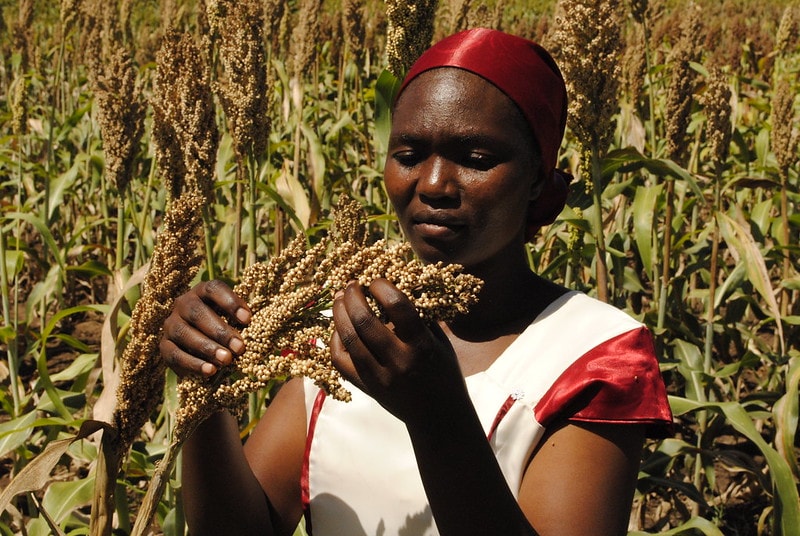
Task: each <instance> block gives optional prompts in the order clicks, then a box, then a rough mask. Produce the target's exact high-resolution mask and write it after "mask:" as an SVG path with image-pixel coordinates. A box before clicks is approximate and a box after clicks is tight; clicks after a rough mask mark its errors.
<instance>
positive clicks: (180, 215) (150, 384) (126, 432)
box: [90, 190, 206, 536]
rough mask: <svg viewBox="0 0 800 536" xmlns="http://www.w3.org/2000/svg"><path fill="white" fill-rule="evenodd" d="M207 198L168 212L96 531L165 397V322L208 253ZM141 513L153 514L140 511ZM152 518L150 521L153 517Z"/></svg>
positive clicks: (133, 326)
mask: <svg viewBox="0 0 800 536" xmlns="http://www.w3.org/2000/svg"><path fill="white" fill-rule="evenodd" d="M205 202H206V200H205V198H204V196H203V194H202V193H201V192H199V191H197V190H189V191H187V192H186V193H183V194H182V195H181V196H180V197H178V198H177V199H174V200H173V201H172V202H171V203H170V205H169V207H168V209H167V211H166V214H165V215H164V225H163V227H162V229H161V231H160V233H159V236H158V241H157V243H156V246H155V249H154V251H153V257H152V259H151V261H150V268H149V270H148V272H147V276H146V277H145V280H144V283H143V285H142V295H141V297H140V298H139V300H138V301H137V302H136V306H135V307H134V310H133V314H132V315H131V320H130V324H129V326H130V327H129V333H130V341H129V342H128V344H127V346H126V347H125V350H124V351H123V353H122V359H121V360H120V372H119V377H120V379H119V385H118V386H117V390H116V399H117V402H116V406H115V407H114V412H113V415H112V422H111V424H112V426H113V429H114V432H115V433H110V432H109V431H105V432H104V433H103V436H102V441H101V444H100V451H99V454H98V466H97V478H96V482H95V494H94V501H93V504H92V518H91V526H90V534H92V535H94V536H99V535H105V534H110V531H111V521H112V512H113V510H114V507H113V505H114V494H115V490H116V484H115V483H116V478H117V474H118V472H119V470H120V468H121V467H122V462H123V461H124V459H125V456H126V453H127V452H128V449H129V448H130V446H131V445H132V444H133V441H134V439H136V437H137V436H138V435H139V432H140V430H141V429H142V426H144V424H145V423H146V422H147V421H148V420H149V419H150V417H151V415H152V413H153V411H154V410H155V409H156V407H157V406H158V405H159V404H160V403H161V400H162V396H163V391H164V379H165V375H164V372H165V364H164V362H163V360H162V359H161V356H160V354H159V350H158V342H159V339H160V337H161V326H162V325H163V324H164V321H165V320H166V318H167V316H169V314H170V312H171V310H172V304H173V302H174V300H175V297H176V296H179V295H180V294H182V293H184V292H186V290H188V288H189V284H190V283H191V281H192V279H193V278H194V276H195V274H196V273H197V271H198V269H199V267H200V263H201V260H202V255H201V254H200V253H199V251H198V249H197V244H198V241H199V238H200V237H199V235H200V233H201V230H202V225H201V224H202V218H201V214H202V210H201V209H202V207H203V205H204V204H205ZM141 515H149V514H147V513H143V512H142V511H140V516H141ZM148 524H149V523H148Z"/></svg>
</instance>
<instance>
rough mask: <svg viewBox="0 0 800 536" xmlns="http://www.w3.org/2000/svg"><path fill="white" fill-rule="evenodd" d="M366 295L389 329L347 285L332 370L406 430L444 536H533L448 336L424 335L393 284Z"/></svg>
mask: <svg viewBox="0 0 800 536" xmlns="http://www.w3.org/2000/svg"><path fill="white" fill-rule="evenodd" d="M369 292H370V294H371V295H372V296H373V297H374V298H375V299H376V301H377V302H378V303H379V304H380V305H381V307H382V308H383V310H384V312H385V313H386V318H387V319H388V321H389V322H390V323H391V326H387V325H385V324H384V323H383V322H382V321H381V320H380V319H378V318H377V317H376V316H375V315H374V314H373V313H372V311H371V310H370V308H369V306H368V304H367V301H366V299H365V297H364V293H363V291H362V289H361V287H360V286H358V285H356V284H351V285H349V286H348V287H347V289H346V290H345V292H344V293H343V295H341V296H339V297H337V299H336V301H335V302H334V309H333V311H334V321H335V323H336V333H335V334H334V337H333V338H332V340H331V350H332V353H333V360H334V364H335V365H336V366H337V368H338V369H339V370H340V371H341V372H342V374H343V375H344V376H345V377H346V378H348V379H349V380H351V381H353V382H354V383H356V384H359V385H360V386H361V387H362V389H363V390H364V391H365V392H366V393H368V394H369V395H370V396H372V397H373V398H375V399H376V400H377V401H378V403H380V404H381V405H382V406H384V407H385V408H386V409H387V410H388V411H389V412H390V413H392V414H394V415H395V416H396V417H397V418H399V419H400V420H402V421H403V422H404V423H405V424H406V427H407V429H408V431H409V435H410V438H411V441H412V444H413V447H414V453H415V455H416V458H417V463H418V467H419V471H420V475H421V477H422V483H423V486H424V488H425V493H426V495H427V497H428V501H429V503H430V505H431V510H432V512H433V517H434V519H435V520H436V525H437V527H438V529H439V532H440V533H441V534H442V535H444V536H451V535H453V536H470V535H487V534H491V535H500V534H502V535H504V536H512V535H532V534H535V532H534V531H533V529H532V528H531V525H530V523H529V522H528V521H527V518H526V517H525V514H524V512H523V511H522V509H521V508H520V506H519V504H518V503H517V501H516V499H515V498H514V496H513V494H512V493H511V490H510V489H509V487H508V485H507V483H506V481H505V478H504V477H503V474H502V472H501V471H500V467H499V465H498V463H497V460H496V458H495V456H494V453H493V452H492V449H491V447H490V445H489V442H488V441H487V440H486V436H485V435H484V432H483V428H482V427H481V424H480V421H479V420H478V417H477V415H476V413H475V410H474V408H473V406H472V402H471V400H470V398H469V394H468V392H467V388H466V385H465V383H464V378H463V376H462V375H461V371H460V368H459V365H458V362H457V360H456V358H455V355H454V354H453V350H452V348H451V347H450V346H449V344H448V343H447V341H446V339H445V336H444V334H442V333H440V332H439V333H438V334H434V333H433V332H432V331H431V329H429V328H428V327H426V326H425V324H424V323H423V322H422V321H421V320H420V318H419V315H418V313H417V312H416V310H415V309H414V307H413V305H411V303H410V302H409V301H408V300H407V299H406V298H405V297H404V296H403V295H402V293H401V292H399V291H398V290H397V289H396V288H395V287H394V286H393V285H391V284H390V283H388V282H386V281H384V280H377V281H375V282H373V283H372V284H371V285H370V288H369ZM433 329H434V330H435V329H436V328H435V327H434V328H433Z"/></svg>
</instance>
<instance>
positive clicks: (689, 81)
mask: <svg viewBox="0 0 800 536" xmlns="http://www.w3.org/2000/svg"><path fill="white" fill-rule="evenodd" d="M684 13H685V16H684V18H683V19H682V20H681V35H680V38H679V39H678V42H677V43H676V44H675V47H674V48H673V50H672V58H671V61H670V65H671V66H672V73H671V78H670V85H669V88H668V92H667V106H666V112H665V116H666V118H667V153H668V155H669V157H670V158H671V159H672V160H674V161H675V162H677V163H678V164H680V165H685V164H686V147H687V138H686V130H687V128H688V126H689V119H690V114H691V109H692V102H693V98H692V96H693V86H694V81H695V78H696V77H697V76H696V73H695V71H694V70H693V69H692V68H691V66H690V63H691V62H693V61H698V60H699V59H700V58H699V53H698V50H700V47H699V43H698V39H699V38H698V36H699V35H701V34H702V32H701V31H700V30H701V23H700V14H699V8H698V7H697V6H696V5H695V4H694V3H693V2H690V3H689V4H688V6H687V8H686V11H684ZM665 180H666V199H665V202H664V204H665V206H666V212H665V214H664V245H663V247H664V250H663V253H662V265H661V288H660V290H659V295H658V304H659V305H658V321H657V324H656V326H657V328H658V329H661V328H663V327H664V321H665V318H666V310H667V294H668V291H669V285H670V282H671V277H672V276H671V266H670V263H671V261H672V220H673V214H674V210H675V207H674V205H675V178H674V177H673V176H671V175H668V176H667V177H666V179H665Z"/></svg>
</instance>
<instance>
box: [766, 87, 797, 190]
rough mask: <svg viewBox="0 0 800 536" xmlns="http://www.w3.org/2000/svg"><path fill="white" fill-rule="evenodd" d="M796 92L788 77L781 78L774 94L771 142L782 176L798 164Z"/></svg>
mask: <svg viewBox="0 0 800 536" xmlns="http://www.w3.org/2000/svg"><path fill="white" fill-rule="evenodd" d="M795 97H796V93H795V92H794V91H792V87H791V85H790V84H789V81H788V80H787V79H786V78H781V79H780V80H779V81H778V83H777V86H776V87H775V91H774V93H773V96H772V112H771V113H770V124H771V125H772V130H771V132H770V142H771V145H772V152H773V153H774V154H775V159H776V160H777V162H778V172H779V175H780V176H781V178H783V177H788V175H789V169H790V168H791V167H792V166H794V165H796V164H797V142H798V132H797V123H796V121H795V114H794V101H795Z"/></svg>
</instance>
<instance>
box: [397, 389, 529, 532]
mask: <svg viewBox="0 0 800 536" xmlns="http://www.w3.org/2000/svg"><path fill="white" fill-rule="evenodd" d="M465 407H467V408H469V409H468V411H467V412H462V413H461V414H460V415H459V416H458V417H457V418H456V419H447V420H446V421H443V422H440V423H438V424H436V423H426V424H424V425H422V426H419V427H415V426H408V430H409V434H410V437H411V441H412V443H413V445H414V453H415V455H416V457H417V463H418V466H419V471H420V475H421V476H422V482H423V485H424V487H425V493H426V494H427V496H428V501H429V502H430V505H431V510H432V512H433V517H434V519H435V520H436V525H437V527H438V529H439V532H440V534H442V535H443V536H452V535H458V536H470V535H475V536H478V535H487V534H503V535H508V536H512V535H513V536H516V535H525V536H535V534H536V532H535V531H534V530H533V528H532V527H531V525H530V523H529V522H528V521H527V519H526V518H525V514H524V513H523V512H522V510H521V509H520V507H519V504H518V503H517V501H516V499H515V498H514V495H513V494H512V493H511V490H510V489H509V487H508V484H507V483H506V480H505V478H504V477H503V474H502V471H501V470H500V466H499V465H498V463H497V459H496V458H495V456H494V453H493V452H492V449H491V446H490V445H489V442H488V441H487V440H486V436H485V435H484V432H483V429H482V427H481V425H480V422H479V420H478V417H477V415H475V413H474V410H473V409H472V405H471V404H470V403H467V404H466V406H465ZM465 413H466V414H465Z"/></svg>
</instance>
